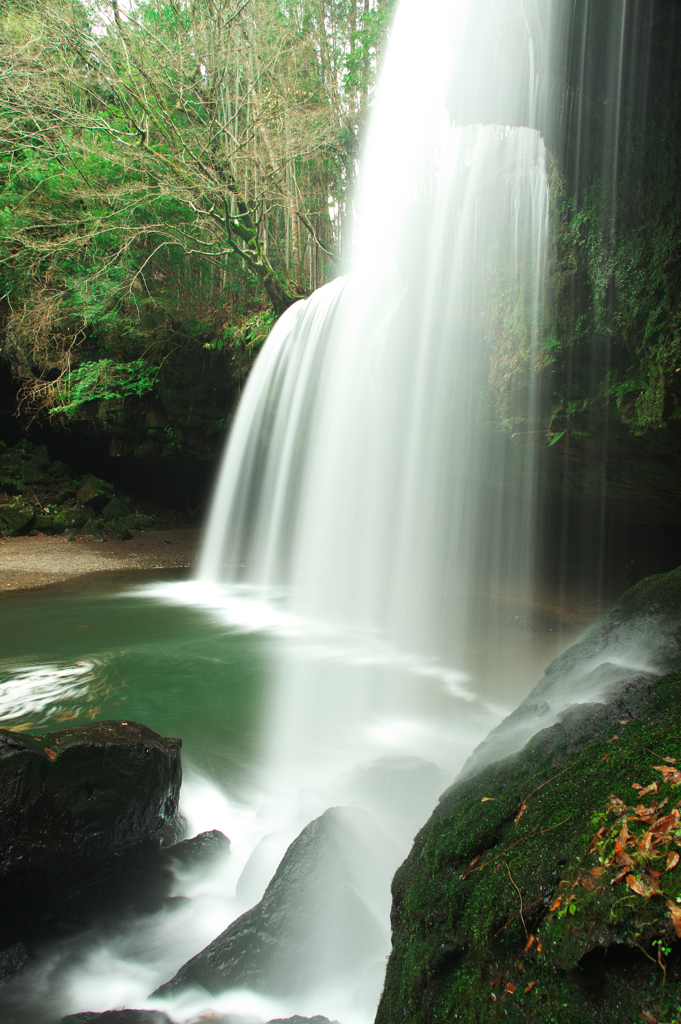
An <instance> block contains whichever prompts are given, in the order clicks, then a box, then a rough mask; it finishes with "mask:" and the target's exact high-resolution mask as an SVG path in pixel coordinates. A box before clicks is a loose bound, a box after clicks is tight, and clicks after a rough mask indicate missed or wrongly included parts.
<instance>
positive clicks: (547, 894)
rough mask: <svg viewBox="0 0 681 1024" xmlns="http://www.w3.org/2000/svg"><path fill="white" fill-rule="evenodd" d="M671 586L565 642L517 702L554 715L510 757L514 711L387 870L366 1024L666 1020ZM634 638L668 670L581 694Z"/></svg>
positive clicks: (675, 958) (642, 587) (677, 630)
mask: <svg viewBox="0 0 681 1024" xmlns="http://www.w3.org/2000/svg"><path fill="white" fill-rule="evenodd" d="M680 588H681V574H680V573H679V572H678V571H677V572H676V573H671V574H669V575H668V576H666V577H658V578H656V579H651V580H645V581H643V583H641V584H639V585H638V586H637V587H635V588H632V590H631V591H629V592H628V593H627V594H625V595H624V597H623V598H622V599H621V601H620V602H618V603H617V605H615V606H614V607H613V608H612V609H611V610H610V611H609V612H608V613H606V615H605V616H603V617H602V618H601V620H599V621H598V622H597V623H595V624H594V626H593V627H592V628H591V629H590V630H589V631H588V633H587V634H586V637H585V638H584V640H583V641H582V643H581V645H577V648H580V646H581V654H583V655H584V656H585V657H584V659H583V660H580V658H579V657H578V655H579V654H580V651H579V650H577V649H575V648H573V649H572V651H570V652H567V653H566V654H565V655H563V657H562V658H561V659H558V660H557V661H556V662H554V663H553V665H551V666H550V667H549V669H548V670H547V673H546V677H545V679H544V680H543V681H542V683H541V684H540V686H539V688H538V692H537V693H535V694H534V696H532V695H531V696H530V698H528V701H527V702H525V705H526V711H527V713H528V715H530V716H534V717H535V721H536V713H535V711H533V710H532V705H533V704H534V706H535V708H536V707H537V705H538V701H539V699H540V698H542V699H544V702H545V703H547V704H549V701H556V700H561V699H562V700H564V706H563V710H562V712H561V713H560V714H559V716H558V720H557V721H555V722H554V724H552V725H550V726H549V727H548V728H544V729H542V728H541V724H539V726H538V728H539V729H540V730H541V731H539V732H537V733H536V734H535V735H534V736H533V737H532V738H531V739H530V740H529V742H527V743H526V745H525V746H524V747H523V749H521V750H518V751H516V752H515V753H512V754H511V755H510V756H505V757H504V756H503V755H504V753H505V751H504V748H503V744H504V743H508V741H509V737H511V738H512V739H513V742H518V739H519V737H518V734H516V736H515V737H512V730H511V729H510V726H509V722H510V723H511V724H512V719H513V716H511V719H510V720H507V723H506V724H505V727H504V726H501V727H500V728H499V730H497V731H496V741H495V740H494V739H493V738H492V737H490V740H489V742H487V741H486V742H485V744H483V745H482V747H481V748H479V752H478V756H479V761H478V765H477V767H475V766H473V765H471V764H469V765H468V766H467V770H468V774H467V775H465V777H463V778H460V779H459V780H457V782H455V784H454V785H453V786H451V787H450V788H449V789H448V790H447V791H446V792H445V793H444V795H443V796H442V797H441V799H440V803H439V805H438V807H437V808H436V810H435V812H434V813H433V815H432V816H431V818H430V820H429V821H428V822H427V824H426V825H425V826H424V828H423V829H422V830H421V832H420V833H419V834H418V836H417V837H416V840H415V843H414V846H413V848H412V851H411V853H410V855H409V857H408V859H407V860H406V861H405V863H404V864H403V865H402V867H401V868H400V869H399V871H398V872H397V874H396V876H395V879H394V882H393V911H392V926H393V950H392V953H391V956H390V960H389V963H388V969H387V975H386V982H385V988H384V991H383V995H382V998H381V1002H380V1005H379V1010H378V1015H377V1019H376V1020H377V1024H396V1022H397V1021H399V1022H405V1024H426V1022H427V1024H436V1022H440V1021H442V1022H444V1021H447V1022H450V1021H452V1020H456V1019H461V1020H464V1021H469V1020H470V1021H472V1020H475V1021H477V1022H478V1024H485V1022H493V1021H494V1022H496V1021H500V1020H502V1019H503V1020H509V1021H516V1020H517V1021H518V1022H521V1021H523V1022H525V1021H527V1020H530V1019H531V1020H532V1021H533V1022H537V1024H544V1022H545V1024H549V1022H553V1021H560V1022H561V1024H590V1022H593V1024H615V1022H617V1024H619V1022H621V1021H624V1020H634V1019H636V1020H644V1021H647V1022H653V1021H662V1020H671V1019H673V1017H674V1014H675V1012H676V1007H677V1005H678V1001H679V997H680V996H681V955H680V953H679V945H680V944H679V943H678V939H679V938H681V911H679V909H678V904H679V902H681V868H679V867H677V865H678V864H679V861H680V857H681V845H680V843H681V829H680V828H679V824H680V821H681V771H677V765H676V758H677V757H678V756H679V741H678V733H679V726H678V721H679V681H680V680H679V677H680V675H681V657H679V646H678V640H679V638H680V637H681V617H680V616H679V594H680V592H681V590H680ZM643 640H647V641H648V647H647V652H646V653H647V656H648V658H649V661H648V664H649V665H650V667H651V668H655V669H656V670H657V671H658V672H666V674H665V675H663V676H661V677H659V676H658V677H654V676H653V674H652V673H650V672H648V673H644V672H639V673H638V674H637V675H634V676H632V677H628V678H620V679H619V680H614V679H613V678H612V677H611V676H610V674H609V673H608V672H606V673H605V676H606V681H605V685H604V686H602V687H601V688H600V689H599V691H598V693H597V694H594V697H595V698H596V701H598V702H591V703H576V701H577V700H579V701H584V700H586V699H587V692H586V689H585V688H586V687H587V686H588V684H589V679H590V678H591V679H593V678H594V677H593V672H594V671H595V669H593V668H592V670H591V673H590V672H589V671H588V663H589V657H597V658H602V659H603V662H604V663H605V662H607V660H608V658H610V659H611V662H610V663H611V665H612V664H613V662H614V661H616V660H617V659H616V657H615V658H613V651H615V652H617V651H618V650H619V652H620V654H622V655H624V654H626V653H627V652H629V653H631V651H633V650H636V649H637V648H638V644H639V641H643ZM580 664H581V666H582V669H584V671H583V672H582V673H581V674H578V676H577V677H575V676H571V670H572V669H574V668H575V666H576V665H580ZM563 671H566V673H567V675H566V677H564V678H565V679H566V689H567V691H568V692H567V693H566V695H565V697H564V698H561V689H560V681H561V673H562V672H563ZM601 682H603V680H601ZM601 701H603V703H601ZM549 706H550V705H549ZM520 720H521V721H522V717H521V719H520ZM528 720H529V719H528ZM526 721H527V720H526ZM516 724H517V723H516ZM495 743H498V744H499V747H497V751H496V753H497V756H499V757H500V758H501V759H499V760H494V761H492V755H493V753H494V746H495ZM480 752H482V753H484V755H485V760H484V761H483V759H482V758H481V757H480ZM490 761H492V763H490ZM481 765H482V766H481ZM677 851H678V852H677Z"/></svg>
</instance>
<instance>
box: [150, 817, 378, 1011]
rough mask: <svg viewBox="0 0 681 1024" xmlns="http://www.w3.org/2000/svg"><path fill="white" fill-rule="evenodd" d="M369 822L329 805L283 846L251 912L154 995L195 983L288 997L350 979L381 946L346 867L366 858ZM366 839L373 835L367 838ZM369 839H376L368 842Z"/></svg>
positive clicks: (351, 872)
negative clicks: (269, 880) (279, 857)
mask: <svg viewBox="0 0 681 1024" xmlns="http://www.w3.org/2000/svg"><path fill="white" fill-rule="evenodd" d="M367 826H369V827H370V826H371V819H370V818H369V817H368V815H365V814H364V813H363V812H361V811H358V810H355V809H352V808H338V807H335V808H331V809H330V810H328V811H325V812H324V814H322V815H321V817H319V818H316V819H315V820H314V821H312V822H310V824H309V825H307V826H306V828H304V829H303V831H302V832H301V834H300V835H299V836H298V838H297V839H296V840H295V841H294V842H293V843H292V844H291V845H290V846H289V848H288V850H287V851H286V854H285V855H284V858H283V860H282V862H281V864H280V865H279V867H278V868H277V871H276V873H275V875H274V878H273V879H272V881H271V882H270V884H269V885H268V886H267V889H266V890H265V894H264V896H263V898H262V900H261V901H260V903H258V904H257V906H255V907H253V909H252V910H249V911H248V912H247V913H246V914H243V915H242V916H241V917H240V918H238V919H237V920H236V921H234V922H233V923H232V924H231V925H230V926H229V928H227V929H226V931H224V932H223V933H222V934H221V935H219V936H218V937H217V938H216V939H215V940H214V941H213V942H211V943H210V945H209V946H207V947H206V948H205V949H204V950H203V951H202V952H201V953H199V954H198V955H197V956H195V957H193V959H191V960H189V961H188V963H186V964H185V965H184V966H183V967H182V968H180V970H179V971H178V972H177V974H176V975H175V977H174V978H173V979H171V981H169V982H167V983H166V984H165V985H162V986H161V987H160V988H159V989H158V990H157V992H156V993H155V995H168V994H170V993H171V992H174V991H177V990H178V989H182V988H184V987H186V986H196V985H200V986H202V987H203V988H205V989H207V990H208V991H209V992H210V993H212V994H213V995H217V994H218V993H219V992H222V991H224V990H225V989H228V988H248V989H251V990H252V991H255V992H266V993H269V994H278V995H287V994H291V993H294V992H300V991H303V990H305V989H306V988H309V987H312V986H314V987H318V986H319V985H322V984H324V983H328V982H329V981H331V980H335V981H339V980H340V979H342V978H347V977H348V976H351V975H352V972H353V970H356V969H357V966H358V964H360V963H363V962H365V961H366V960H367V959H370V958H371V957H372V956H374V955H376V954H377V952H378V953H379V954H380V950H381V948H382V943H383V934H382V929H381V926H380V925H379V924H378V922H377V919H376V918H375V917H374V916H373V914H372V912H371V910H370V909H369V907H368V906H367V903H366V902H365V901H364V900H363V899H362V897H361V896H360V894H359V892H358V888H357V885H356V879H357V875H356V873H355V872H354V870H353V864H354V862H355V861H356V860H359V861H363V862H364V861H366V860H368V859H369V858H370V856H371V853H370V852H369V851H370V845H371V843H367V842H366V832H365V830H366V828H367ZM372 836H373V833H372ZM373 838H374V839H375V837H373Z"/></svg>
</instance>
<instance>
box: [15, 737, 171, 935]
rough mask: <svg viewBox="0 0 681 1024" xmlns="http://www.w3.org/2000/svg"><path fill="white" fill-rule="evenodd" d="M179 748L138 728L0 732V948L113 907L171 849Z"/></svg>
mask: <svg viewBox="0 0 681 1024" xmlns="http://www.w3.org/2000/svg"><path fill="white" fill-rule="evenodd" d="M180 746H181V742H180V740H176V739H166V738H164V737H162V736H159V735H157V734H156V733H154V732H152V731H151V730H150V729H148V728H147V727H146V726H144V725H139V724H138V723H136V722H114V721H111V722H95V723H93V724H92V725H89V726H81V727H77V728H74V729H64V730H61V731H59V732H55V733H48V734H47V735H45V736H41V737H34V736H30V735H28V734H27V733H16V732H11V731H9V730H7V729H2V730H0V901H1V902H2V906H3V915H2V927H1V930H0V948H3V947H7V946H10V945H12V943H14V942H16V941H18V940H23V939H25V938H27V937H31V936H32V935H34V934H36V933H42V932H44V931H46V930H47V931H48V932H49V930H50V929H54V928H55V927H57V928H59V927H62V926H64V925H69V924H77V923H83V922H84V921H85V920H87V919H88V918H91V917H92V915H93V914H94V913H97V912H98V911H101V910H102V909H103V906H105V905H106V904H107V903H109V904H112V905H115V904H116V902H117V901H118V899H119V898H120V896H121V891H122V889H124V887H125V884H126V880H127V882H129V880H130V877H134V876H135V875H136V874H137V873H139V871H140V870H141V868H142V867H143V866H144V864H145V863H146V862H147V861H148V860H149V859H150V858H153V855H154V853H155V852H156V851H158V849H159V847H161V846H162V845H163V844H164V843H165V844H166V845H171V844H172V842H173V841H174V839H175V838H177V837H178V831H179V828H180V826H179V823H178V815H177V805H178V796H179V790H180V782H181V776H182V769H181V762H180ZM114 865H116V870H115V871H112V870H111V869H112V867H113V866H114ZM102 900H103V901H104V903H103V904H102V902H101V901H102Z"/></svg>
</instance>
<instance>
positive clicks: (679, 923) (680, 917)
mask: <svg viewBox="0 0 681 1024" xmlns="http://www.w3.org/2000/svg"><path fill="white" fill-rule="evenodd" d="M667 908H668V910H669V916H670V918H671V920H672V924H673V925H674V931H675V932H676V937H677V939H681V907H680V906H679V905H678V904H677V903H672V901H671V900H667Z"/></svg>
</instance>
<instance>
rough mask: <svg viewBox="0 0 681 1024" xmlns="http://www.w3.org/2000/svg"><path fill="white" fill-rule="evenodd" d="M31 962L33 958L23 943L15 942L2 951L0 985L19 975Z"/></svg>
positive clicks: (0, 954) (0, 953)
mask: <svg viewBox="0 0 681 1024" xmlns="http://www.w3.org/2000/svg"><path fill="white" fill-rule="evenodd" d="M32 960H33V957H32V956H31V954H30V953H29V951H28V950H27V949H26V946H25V945H24V944H23V942H15V943H14V945H13V946H10V947H9V948H8V949H3V950H2V952H0V985H4V984H5V983H6V982H8V981H11V979H12V978H15V977H16V976H17V974H21V972H22V971H23V970H24V968H25V967H27V966H28V964H30V963H31V961H32Z"/></svg>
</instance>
